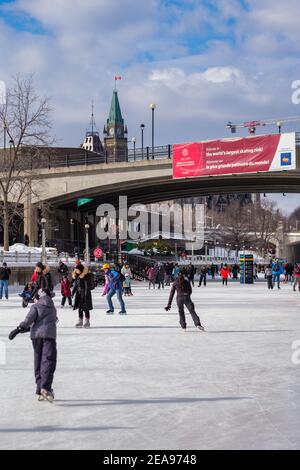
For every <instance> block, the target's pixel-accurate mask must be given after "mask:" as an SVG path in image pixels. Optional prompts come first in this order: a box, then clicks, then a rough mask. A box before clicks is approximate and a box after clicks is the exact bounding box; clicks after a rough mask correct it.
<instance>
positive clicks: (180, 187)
mask: <svg viewBox="0 0 300 470" xmlns="http://www.w3.org/2000/svg"><path fill="white" fill-rule="evenodd" d="M299 192H300V172H289V173H288V172H277V173H268V174H266V173H259V174H248V175H228V176H222V177H201V178H188V179H179V180H178V179H172V176H171V175H170V176H162V177H155V178H150V179H137V180H134V181H119V182H118V183H114V184H108V183H107V182H106V181H104V182H103V181H102V182H101V184H99V185H96V186H91V187H86V188H84V189H79V190H78V191H76V192H69V193H66V194H63V195H60V196H57V197H51V198H49V199H48V202H49V203H50V204H51V205H53V206H54V207H57V208H61V209H64V208H70V207H74V206H75V205H76V201H77V199H78V198H81V197H88V198H93V203H91V205H90V206H89V207H90V208H94V207H97V206H98V205H99V204H102V203H109V204H114V205H116V204H117V203H118V200H119V196H127V198H128V205H133V204H150V203H155V202H160V201H167V200H173V199H183V198H186V197H197V196H209V195H221V194H234V193H299Z"/></svg>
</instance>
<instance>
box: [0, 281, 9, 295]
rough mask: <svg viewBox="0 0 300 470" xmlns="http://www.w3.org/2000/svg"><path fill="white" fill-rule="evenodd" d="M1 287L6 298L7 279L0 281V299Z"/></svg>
mask: <svg viewBox="0 0 300 470" xmlns="http://www.w3.org/2000/svg"><path fill="white" fill-rule="evenodd" d="M3 289H4V294H5V297H6V298H7V299H8V281H0V299H2V295H3Z"/></svg>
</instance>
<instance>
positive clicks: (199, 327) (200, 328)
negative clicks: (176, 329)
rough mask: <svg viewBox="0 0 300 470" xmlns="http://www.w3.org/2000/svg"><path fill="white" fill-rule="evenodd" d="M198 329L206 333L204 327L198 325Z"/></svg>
mask: <svg viewBox="0 0 300 470" xmlns="http://www.w3.org/2000/svg"><path fill="white" fill-rule="evenodd" d="M196 328H197V329H198V330H200V331H205V329H204V326H202V325H197V326H196Z"/></svg>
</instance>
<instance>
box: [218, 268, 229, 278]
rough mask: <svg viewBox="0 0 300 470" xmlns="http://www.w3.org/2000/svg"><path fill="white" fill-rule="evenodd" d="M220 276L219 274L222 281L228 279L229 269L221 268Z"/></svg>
mask: <svg viewBox="0 0 300 470" xmlns="http://www.w3.org/2000/svg"><path fill="white" fill-rule="evenodd" d="M220 274H221V277H222V279H228V277H229V275H230V269H229V268H228V266H223V268H222V269H221V271H220Z"/></svg>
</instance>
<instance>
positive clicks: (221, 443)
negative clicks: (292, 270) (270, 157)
mask: <svg viewBox="0 0 300 470" xmlns="http://www.w3.org/2000/svg"><path fill="white" fill-rule="evenodd" d="M169 289H170V288H169V287H168V288H165V289H164V290H160V291H158V290H155V291H152V290H151V291H149V290H148V288H147V285H146V284H145V283H138V284H136V283H135V284H134V286H133V292H134V296H133V297H129V298H128V297H125V301H126V306H127V311H128V315H127V316H125V315H123V316H122V315H118V313H115V314H114V315H106V314H105V311H106V309H107V306H106V299H105V298H104V297H101V293H102V288H101V289H100V288H99V287H98V288H97V289H96V290H94V291H93V299H94V311H93V312H92V315H91V329H90V330H85V329H75V328H74V325H75V323H76V320H77V315H76V313H75V312H73V311H72V310H70V309H69V307H65V308H64V309H61V308H60V307H59V305H60V298H61V297H60V293H59V291H58V290H57V293H56V298H55V303H56V305H57V307H58V316H59V320H60V321H59V324H58V368H57V371H56V375H55V380H54V389H55V396H56V400H55V402H54V403H53V404H50V403H48V402H37V401H36V398H35V395H34V393H35V384H34V377H33V351H32V346H31V341H30V340H29V339H28V334H27V335H26V334H23V335H19V336H17V337H16V338H15V340H14V341H9V340H8V339H7V335H8V333H9V331H10V330H11V329H12V328H14V327H15V326H16V325H17V324H18V323H19V322H20V321H21V320H22V319H23V317H24V316H25V313H26V310H25V309H23V308H21V307H20V305H21V301H20V298H18V297H17V295H16V294H12V295H11V297H10V299H9V300H8V301H6V300H2V301H0V333H1V336H0V340H1V351H2V358H1V360H2V362H1V365H0V380H1V388H0V400H1V402H0V403H1V414H0V448H1V449H299V448H300V386H299V382H300V380H299V379H300V354H299V344H300V341H299V340H300V293H299V292H293V291H292V287H291V286H290V285H282V288H281V290H279V291H278V290H277V288H275V289H274V290H273V291H268V290H267V288H266V285H265V283H264V282H259V283H257V284H255V285H254V286H246V287H243V286H240V285H239V284H234V283H233V282H230V283H229V285H228V287H227V288H226V287H222V286H221V285H220V282H218V283H212V282H209V283H208V285H207V287H206V288H204V287H201V288H198V287H195V288H194V294H193V299H194V302H195V304H196V311H197V312H198V313H199V314H200V317H201V321H202V323H203V325H204V326H205V328H206V330H207V331H206V332H205V333H202V332H200V331H198V330H196V329H195V328H194V326H193V324H192V322H191V318H190V317H189V316H188V317H187V319H188V330H187V332H183V331H182V330H181V329H180V327H179V324H178V315H177V310H176V308H175V304H173V306H172V310H171V312H169V313H167V312H165V311H164V309H163V307H164V306H165V305H166V304H167V299H168V294H169ZM114 303H115V307H116V309H115V311H116V312H118V308H117V303H116V301H114ZM297 340H298V350H297V349H293V348H292V345H293V344H294V347H295V344H296V343H295V342H296V341H297ZM4 349H6V360H5V358H4V352H5V351H4Z"/></svg>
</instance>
